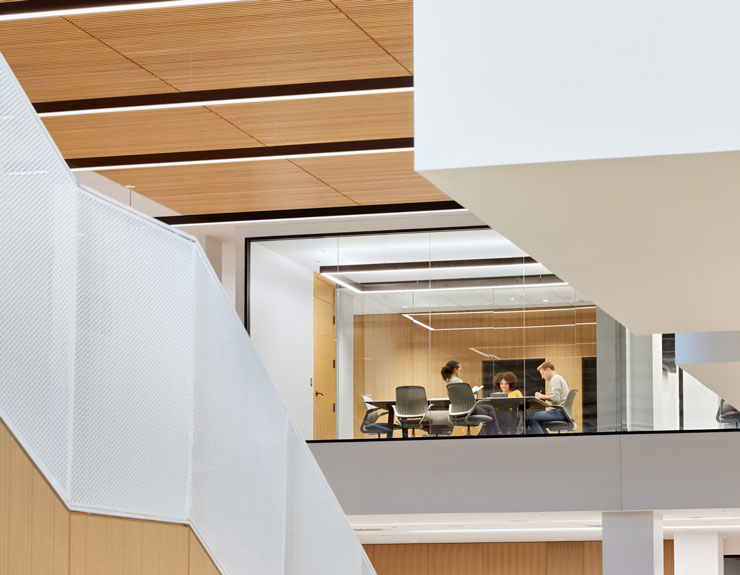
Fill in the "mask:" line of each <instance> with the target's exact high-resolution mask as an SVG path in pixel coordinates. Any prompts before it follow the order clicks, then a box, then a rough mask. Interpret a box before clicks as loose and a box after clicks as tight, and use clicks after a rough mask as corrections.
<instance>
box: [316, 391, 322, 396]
mask: <svg viewBox="0 0 740 575" xmlns="http://www.w3.org/2000/svg"><path fill="white" fill-rule="evenodd" d="M316 395H324V394H323V393H321V392H320V391H315V392H314V396H316Z"/></svg>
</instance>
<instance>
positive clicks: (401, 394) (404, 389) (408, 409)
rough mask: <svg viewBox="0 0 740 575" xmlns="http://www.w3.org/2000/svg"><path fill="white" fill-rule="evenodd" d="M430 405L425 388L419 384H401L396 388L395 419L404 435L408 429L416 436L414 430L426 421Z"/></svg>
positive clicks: (405, 435)
mask: <svg viewBox="0 0 740 575" xmlns="http://www.w3.org/2000/svg"><path fill="white" fill-rule="evenodd" d="M431 408H432V406H431V405H430V404H429V402H428V401H427V390H426V389H425V388H423V387H422V386H420V385H401V386H399V387H397V388H396V419H397V420H398V423H399V425H400V426H401V429H402V430H403V435H404V437H407V436H408V430H409V429H410V430H411V433H412V434H413V435H414V436H416V430H417V429H421V428H422V427H423V424H424V423H428V419H429V418H428V413H429V410H430V409H431Z"/></svg>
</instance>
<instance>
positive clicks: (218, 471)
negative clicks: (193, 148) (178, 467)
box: [191, 252, 288, 575]
mask: <svg viewBox="0 0 740 575" xmlns="http://www.w3.org/2000/svg"><path fill="white" fill-rule="evenodd" d="M199 253H200V255H201V257H200V258H199V259H198V260H196V294H197V301H196V322H195V338H196V339H195V342H196V344H195V390H194V396H193V399H194V402H193V405H194V412H193V413H194V418H193V470H192V508H191V517H192V522H193V524H194V525H195V527H196V528H197V530H198V533H200V534H201V536H202V537H203V539H204V543H205V544H206V546H207V547H208V549H210V550H211V551H212V552H213V554H214V555H215V557H217V558H218V561H219V566H220V567H221V568H222V569H223V570H224V571H225V572H226V573H229V574H240V575H241V574H252V573H254V574H260V575H263V574H265V573H281V572H282V555H283V533H284V502H285V485H286V483H285V475H286V464H285V457H286V453H285V450H286V431H287V421H288V419H287V413H286V410H285V408H284V407H283V405H282V403H281V402H280V400H279V399H278V397H277V393H276V392H275V389H274V388H273V386H272V384H271V383H270V381H269V379H268V377H267V374H266V372H265V370H264V368H263V367H262V364H261V363H260V361H259V359H258V358H257V355H256V354H255V352H254V349H253V347H252V345H251V343H250V341H249V338H248V337H247V334H246V332H245V331H244V327H243V326H242V325H241V323H240V322H239V317H238V316H237V315H236V312H235V311H234V309H233V308H232V307H231V305H230V304H229V302H228V300H227V298H226V295H225V294H224V292H223V288H222V287H221V285H220V284H219V282H218V279H217V278H216V277H215V275H214V273H213V271H212V269H211V268H210V265H209V264H208V263H207V261H206V260H205V256H204V255H203V254H202V252H199Z"/></svg>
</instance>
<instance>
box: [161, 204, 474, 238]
mask: <svg viewBox="0 0 740 575" xmlns="http://www.w3.org/2000/svg"><path fill="white" fill-rule="evenodd" d="M463 209H465V208H463V206H461V205H460V204H458V203H457V202H453V201H443V202H414V203H408V204H378V205H369V206H340V207H333V208H310V209H297V210H269V211H264V212H226V213H220V214H198V215H192V216H163V217H160V218H157V219H158V220H159V221H161V222H163V223H165V224H169V225H171V226H179V225H185V224H218V223H222V222H260V221H265V220H284V219H303V218H305V219H310V218H322V217H331V216H355V215H364V214H378V215H379V216H383V215H390V214H397V213H405V212H409V213H414V212H430V211H443V210H463ZM480 227H481V228H488V226H480ZM410 231H413V230H410ZM420 231H423V230H420ZM437 231H439V230H437ZM372 233H378V232H372ZM380 233H382V232H380ZM394 233H397V232H395V231H394ZM336 235H340V234H319V235H315V234H314V235H313V237H325V236H336ZM348 235H359V233H358V232H349V234H348ZM278 237H279V238H281V239H288V238H290V237H304V236H276V237H275V238H274V239H277V238H278ZM254 239H255V240H259V241H265V238H257V237H255V238H254Z"/></svg>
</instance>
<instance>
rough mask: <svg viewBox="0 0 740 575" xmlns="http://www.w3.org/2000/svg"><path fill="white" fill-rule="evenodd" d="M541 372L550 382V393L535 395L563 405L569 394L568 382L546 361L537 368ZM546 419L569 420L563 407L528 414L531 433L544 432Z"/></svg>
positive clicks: (543, 377) (554, 403)
mask: <svg viewBox="0 0 740 575" xmlns="http://www.w3.org/2000/svg"><path fill="white" fill-rule="evenodd" d="M537 371H539V372H540V375H541V376H542V379H544V380H545V381H546V382H547V383H548V388H549V393H550V394H549V395H545V394H544V393H540V392H539V391H538V392H535V394H534V396H535V397H536V398H538V399H543V400H545V401H549V402H550V403H551V404H552V405H561V404H562V403H563V402H564V401H565V398H566V396H567V395H568V384H567V383H566V381H565V380H564V379H563V377H562V376H560V375H558V374H557V373H555V366H554V365H553V364H552V363H550V362H549V361H546V362H544V363H542V364H540V366H539V367H538V368H537ZM546 421H567V420H566V418H565V413H564V412H563V410H562V409H551V408H549V407H548V408H547V410H546V411H538V412H536V413H533V414H532V415H528V416H527V426H528V427H529V433H533V434H540V435H542V434H544V433H545V431H544V430H543V429H542V425H541V424H542V423H544V422H546Z"/></svg>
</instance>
